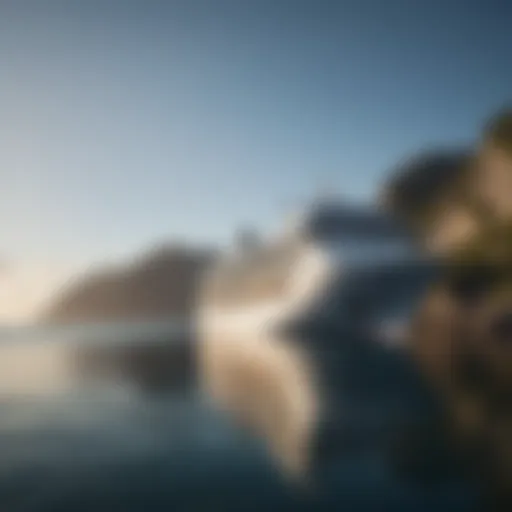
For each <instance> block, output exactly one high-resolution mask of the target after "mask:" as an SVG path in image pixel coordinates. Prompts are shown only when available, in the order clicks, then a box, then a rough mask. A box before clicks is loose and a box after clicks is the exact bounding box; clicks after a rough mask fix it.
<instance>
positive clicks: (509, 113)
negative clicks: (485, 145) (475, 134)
mask: <svg viewBox="0 0 512 512" xmlns="http://www.w3.org/2000/svg"><path fill="white" fill-rule="evenodd" d="M485 139H486V140H487V141H488V142H490V143H492V144H494V145H496V146H498V147H499V148H501V149H504V150H506V151H510V152H511V153H512V109H511V108H507V109H503V110H502V111H501V112H499V113H498V114H497V115H496V116H494V117H493V118H492V119H491V121H490V122H489V123H488V126H487V129H486V130H485Z"/></svg>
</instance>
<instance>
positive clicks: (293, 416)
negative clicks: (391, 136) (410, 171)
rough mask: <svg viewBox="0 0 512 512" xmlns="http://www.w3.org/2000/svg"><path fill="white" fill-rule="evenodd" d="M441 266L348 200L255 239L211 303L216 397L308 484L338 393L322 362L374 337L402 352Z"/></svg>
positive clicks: (206, 321) (230, 266)
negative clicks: (353, 339)
mask: <svg viewBox="0 0 512 512" xmlns="http://www.w3.org/2000/svg"><path fill="white" fill-rule="evenodd" d="M432 268H433V266H432V265H431V263H430V261H428V259H426V258H425V256H424V255H423V254H422V251H421V249H420V248H419V247H417V246H416V244H415V243H414V241H413V239H412V238H411V236H409V233H407V231H406V230H405V229H404V228H403V227H402V226H400V225H398V224H397V222H396V221H395V220H394V219H392V218H390V217H387V216H386V215H384V214H383V213H382V212H380V211H379V210H377V209H374V208H372V207H366V206H364V207H363V206H354V205H350V204H346V203H344V202H342V201H338V200H327V201H325V200H324V201H317V202H315V203H314V204H312V205H311V206H310V207H309V208H307V209H306V210H305V211H303V212H302V213H301V214H300V215H299V216H297V217H296V218H295V219H294V221H293V222H292V223H291V224H288V225H286V226H285V228H284V229H283V230H282V231H281V232H279V233H278V234H277V235H274V236H271V237H268V238H267V239H262V240H258V239H254V238H253V237H246V238H245V239H244V240H243V243H241V244H239V245H238V246H236V247H235V248H233V250H231V251H228V253H226V254H225V256H224V257H223V258H221V259H220V261H219V262H218V264H217V265H216V266H215V267H214V268H212V269H211V271H210V273H209V275H208V276H207V277H206V279H205V282H204V286H203V288H202V291H201V294H200V301H199V302H200V304H199V322H198V325H199V340H200V345H199V347H200V348H199V351H198V354H199V358H200V361H199V368H200V375H201V378H202V383H203V386H204V389H205V390H206V392H207V394H208V396H209V397H211V399H212V400H213V402H214V403H215V404H216V405H217V406H219V407H221V408H223V409H224V410H226V411H227V412H228V413H229V414H230V415H231V416H232V417H233V418H234V419H236V420H237V421H240V422H241V423H243V424H244V425H246V426H248V427H249V428H251V429H253V430H254V431H255V432H257V433H258V434H259V435H261V436H262V438H263V439H264V440H265V442H266V443H267V445H268V447H269V450H270V452H271V453H272V454H273V455H274V456H275V460H276V461H277V462H278V463H279V464H280V465H281V466H282V468H283V469H284V470H285V472H286V473H287V474H289V475H294V476H301V477H303V476H304V475H306V474H307V473H308V468H310V466H311V463H312V462H311V461H312V456H313V454H312V451H313V445H314V438H315V435H316V432H317V431H318V428H319V425H320V424H321V423H322V422H324V421H325V418H326V416H327V415H328V410H329V409H332V400H333V398H332V397H333V396H334V397H335V395H336V393H333V392H332V390H331V392H329V390H328V388H329V385H330V384H329V382H328V380H329V379H327V382H326V377H325V372H324V368H323V367H322V365H321V364H320V363H319V358H318V357H317V354H319V353H320V352H322V351H324V353H325V349H326V346H329V347H328V348H329V350H331V353H333V352H332V349H334V350H336V346H337V344H342V343H344V342H345V340H346V338H347V337H349V336H351V333H356V332H359V333H361V332H362V331H364V332H365V334H366V335H367V338H368V339H372V340H374V341H377V342H378V343H382V344H389V345H393V346H396V345H399V344H400V343H401V342H402V341H403V339H404V336H405V335H406V327H407V323H408V321H409V319H410V317H411V314H412V312H413V309H414V306H415V303H416V301H417V300H419V298H420V297H421V294H422V292H423V290H424V289H425V287H426V286H427V285H428V283H429V282H430V279H431V272H430V271H431V270H432ZM425 270H426V271H425ZM331 387H332V386H331ZM329 396H330V398H329ZM334 399H335V398H334Z"/></svg>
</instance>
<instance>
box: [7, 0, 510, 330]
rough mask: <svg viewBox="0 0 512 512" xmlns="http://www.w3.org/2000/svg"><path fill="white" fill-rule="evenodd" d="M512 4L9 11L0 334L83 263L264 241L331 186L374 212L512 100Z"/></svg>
mask: <svg viewBox="0 0 512 512" xmlns="http://www.w3.org/2000/svg"><path fill="white" fill-rule="evenodd" d="M505 4H506V2H492V1H490V2H484V1H481V2H480V1H478V2H477V1H472V0H467V1H464V2H461V1H459V0H455V1H454V0H429V1H423V0H386V1H382V0H358V1H343V0H339V1H337V2H327V1H321V0H316V1H314V0H311V1H307V2H306V1H303V0H293V1H292V0H290V1H289V0H274V1H270V0H254V1H250V0H231V1H228V0H215V1H213V0H179V1H178V0H175V1H173V0H168V1H166V2H163V1H161V2H157V1H151V0H139V1H132V0H123V1H121V0H105V1H98V0H89V1H88V2H82V1H79V0H68V1H64V0H62V1H53V0H47V1H46V2H40V1H39V2H37V1H29V0H12V1H11V0H3V1H1V2H0V64H1V65H0V78H1V82H0V83H1V87H0V234H1V237H0V261H1V262H2V265H1V267H0V321H1V320H2V318H4V319H6V318H7V319H8V318H11V317H16V318H18V317H22V316H24V315H27V314H29V311H33V310H34V308H35V307H36V304H39V303H40V302H41V301H42V300H43V299H42V298H43V297H46V296H47V295H48V293H49V290H50V289H52V288H54V287H55V286H57V285H58V284H59V283H61V282H63V280H65V279H67V278H68V276H69V275H70V274H71V273H72V272H75V271H76V269H84V268H88V266H89V265H91V264H95V263H96V262H105V261H109V262H110V261H116V260H118V259H120V258H125V257H127V256H128V255H130V254H133V253H134V252H136V251H139V250H142V249H144V248H145V247H148V246H149V245H151V244H152V243H155V242H160V241H165V240H179V241H191V242H194V243H201V244H203V243H204V244H210V243H223V242H225V241H227V240H229V239H230V237H231V236H232V233H233V230H234V229H235V228H236V227H238V226H240V225H245V224H251V225H255V226H256V227H258V228H262V229H265V228H266V227H268V226H271V225H272V224H273V223H275V221H276V220H278V218H279V216H281V215H282V214H283V213H284V211H285V210H287V209H290V208H292V207H293V206H294V205H296V204H298V203H300V202H302V201H304V200H307V199H308V198H310V197H311V196H312V195H314V194H315V193H316V190H317V189H318V188H319V187H326V186H328V187H332V188H333V189H335V190H336V191H337V192H339V193H340V194H342V195H346V196H347V197H350V198H355V199H358V200H359V199H361V200H368V199H371V197H372V196H373V195H374V194H375V193H376V191H377V190H378V188H379V186H380V185H381V183H382V181H383V180H384V179H385V177H386V175H387V173H388V172H389V170H390V169H392V168H393V166H394V165H396V164H397V162H399V161H400V160H401V159H402V158H404V157H406V156H408V155H410V154H414V153H415V152H416V151H418V150H421V149H424V148H429V147H437V146H439V145H442V146H446V145H452V144H453V145H459V144H467V143H471V142H472V141H473V140H474V139H475V138H476V137H477V136H478V132H479V130H480V128H481V126H482V123H483V122H484V121H485V120H486V119H487V118H488V117H489V115H490V114H493V113H494V112H495V111H496V109H498V108H500V107H502V106H503V105H504V104H506V103H507V102H508V101H510V100H511V99H512V98H511V94H512V67H511V66H510V48H512V31H510V19H512V9H511V7H507V6H506V5H505ZM500 5H501V6H500ZM34 290H37V291H34ZM2 294H3V295H2ZM2 296H3V297H4V299H3V300H2ZM14 296H17V297H18V296H19V297H20V298H19V299H16V300H13V297H14ZM20 304H21V305H20ZM14 310H15V311H14Z"/></svg>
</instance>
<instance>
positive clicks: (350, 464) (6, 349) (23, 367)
mask: <svg viewBox="0 0 512 512" xmlns="http://www.w3.org/2000/svg"><path fill="white" fill-rule="evenodd" d="M187 329H189V326H184V325H181V324H179V323H177V322H142V323H122V324H107V325H88V326H84V325H72V326H66V327H52V326H45V327H23V328H21V327H20V328H4V329H1V330H0V510H1V511H2V512H59V511H62V512H64V511H65V512H82V511H83V512H115V511H122V512H132V511H133V512H135V511H141V512H142V511H145V512H157V511H158V512H160V511H166V512H199V511H208V512H212V511H219V512H224V511H241V512H243V511H260V510H261V511H267V510H268V511H287V510H290V511H294V510H325V511H328V510H333V511H334V510H336V511H337V510H347V511H387V510H389V511H411V512H412V511H414V512H420V511H429V512H430V511H433V510H436V511H439V512H441V511H445V510H446V511H450V512H456V511H469V510H473V507H474V504H475V502H476V500H477V498H478V496H477V495H476V491H475V490H474V488H473V486H471V485H469V483H468V482H466V481H465V480H464V479H462V478H459V476H458V475H457V476H455V477H454V476H453V475H450V476H446V477H439V478H433V479H432V478H423V477H419V478H414V477H411V476H410V475H409V474H408V472H407V471H405V473H404V471H400V470H399V469H397V465H396V464H395V462H396V457H395V456H394V455H391V456H390V453H391V452H390V450H389V449H388V448H389V446H387V442H381V441H380V440H379V439H380V438H379V433H380V432H382V431H383V430H385V427H382V426H379V425H380V423H379V422H381V421H383V422H384V423H385V422H386V420H387V418H388V417H389V416H390V415H389V414H388V409H387V405H386V404H387V402H386V400H387V398H386V399H384V398H382V397H380V395H379V392H380V391H379V389H378V388H379V387H380V386H379V385H374V387H375V389H374V393H373V394H366V395H364V397H363V398H362V397H361V396H362V395H361V394H359V395H357V396H355V397H352V398H351V397H350V396H347V397H346V400H345V406H344V408H343V409H344V410H343V415H345V416H346V418H347V424H348V425H350V426H351V428H352V432H356V433H357V434H358V435H357V442H356V441H354V443H353V444H352V445H351V441H347V444H348V445H350V446H348V449H346V450H340V452H339V455H338V456H336V457H334V458H332V457H331V459H330V461H329V464H327V465H326V467H323V468H322V470H321V471H320V472H319V473H318V475H317V476H316V478H315V480H314V481H312V482H311V484H310V485H299V484H297V483H292V482H289V481H287V480H286V479H285V478H284V477H283V475H281V474H280V472H279V471H278V470H277V468H276V467H275V465H274V463H273V461H272V460H271V458H270V457H269V455H268V454H267V452H266V451H265V449H264V446H263V444H262V443H261V442H260V441H259V440H258V439H255V438H253V437H251V435H250V434H249V433H247V432H245V431H243V430H242V428H241V427H240V426H237V425H234V424H232V423H231V422H230V421H229V419H228V418H226V417H225V416H224V415H223V414H222V413H221V412H220V411H217V410H216V409H215V408H214V407H213V406H212V404H211V403H210V401H209V400H208V397H205V396H204V395H203V394H202V393H201V392H200V390H199V389H198V386H197V376H195V375H194V374H193V372H192V374H191V375H190V378H189V379H187V380H186V382H180V384H179V385H177V386H176V387H174V388H171V389H166V390H165V392H153V391H148V390H147V389H144V388H141V386H139V385H138V382H137V379H131V377H130V375H129V374H128V375H122V376H119V374H116V372H111V373H109V372H103V373H101V374H94V375H93V376H92V377H91V376H87V375H85V374H84V372H83V371H79V370H78V369H77V365H76V364H75V361H76V357H75V356H76V354H77V353H79V352H80V350H83V349H84V347H85V348H87V347H92V346H94V347H96V348H105V349H108V351H109V353H115V349H119V348H122V347H125V348H126V347H133V346H137V345H138V344H139V345H143V346H144V347H145V348H147V347H148V346H151V344H155V346H157V345H158V346H161V345H162V344H164V345H165V344H167V345H169V346H173V344H174V345H176V346H177V345H178V344H180V343H181V344H182V343H188V344H190V345H193V341H191V339H190V337H187V338H186V341H184V339H185V337H184V336H183V332H184V330H187ZM190 348H191V349H193V347H190ZM360 364H361V365H362V364H364V365H365V368H364V369H363V368H361V372H359V373H358V372H357V370H358V369H357V364H356V363H354V361H352V362H351V363H350V371H352V372H356V373H358V375H366V374H369V373H372V372H373V369H375V371H376V372H378V371H380V370H379V368H378V362H371V361H370V362H369V360H368V359H366V360H365V362H364V363H363V362H362V360H361V361H360ZM372 365H373V366H372ZM388 368H389V364H388ZM340 371H343V369H340ZM393 374H394V375H393V376H392V378H393V379H395V380H396V379H398V380H399V377H397V375H396V372H395V371H393ZM390 378H391V376H390ZM408 388H409V383H408V382H405V381H404V382H397V386H396V389H398V390H400V389H403V390H406V391H408V392H409V391H410V389H408ZM388 391H389V390H388ZM388 394H389V393H388ZM408 396H410V393H409V395H408ZM365 400H366V401H368V402H371V403H369V404H368V403H363V402H364V401H365ZM413 409H414V407H412V408H411V411H412V410H413ZM361 411H366V412H365V413H364V414H363V413H361ZM368 411H370V413H368ZM411 414H417V411H416V412H411ZM384 423H383V424H384ZM391 428H392V426H391ZM429 456H430V455H429V454H426V455H425V454H424V455H420V456H419V457H420V458H425V457H426V458H428V457H429ZM432 471H433V472H434V473H439V474H441V473H442V471H439V472H438V470H437V469H434V470H432Z"/></svg>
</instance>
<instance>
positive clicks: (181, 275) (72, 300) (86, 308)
mask: <svg viewBox="0 0 512 512" xmlns="http://www.w3.org/2000/svg"><path fill="white" fill-rule="evenodd" d="M213 257H214V252H213V251H211V250H208V249H191V248H188V247H179V246H165V247H160V248H158V249H155V250H152V251H150V252H149V253H147V254H145V255H143V256H142V257H141V258H138V259H137V260H136V261H134V262H133V263H131V264H129V265H125V266H121V265H120V266H119V267H113V268H105V269H103V270H100V271H98V272H92V273H91V274H89V275H87V274H86V275H84V276H83V277H82V278H80V280H78V281H77V282H75V283H72V284H70V285H69V286H68V287H67V288H65V289H64V290H63V291H62V292H60V294H59V295H58V296H57V297H55V298H54V299H53V300H52V301H51V303H50V305H49V306H48V308H46V310H45V311H44V313H43V315H42V316H41V321H42V322H43V323H71V322H103V321H118V320H126V319H130V320H138V319H146V320H147V319H157V318H166V317H167V318H168V317H179V318H183V317H187V316H188V315H189V314H190V313H191V311H192V308H193V304H194V299H195V294H196V289H197V285H198V282H199V279H200V277H201V274H202V272H203V271H204V270H205V268H206V266H207V265H208V264H209V263H210V262H211V260H212V259H213Z"/></svg>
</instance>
